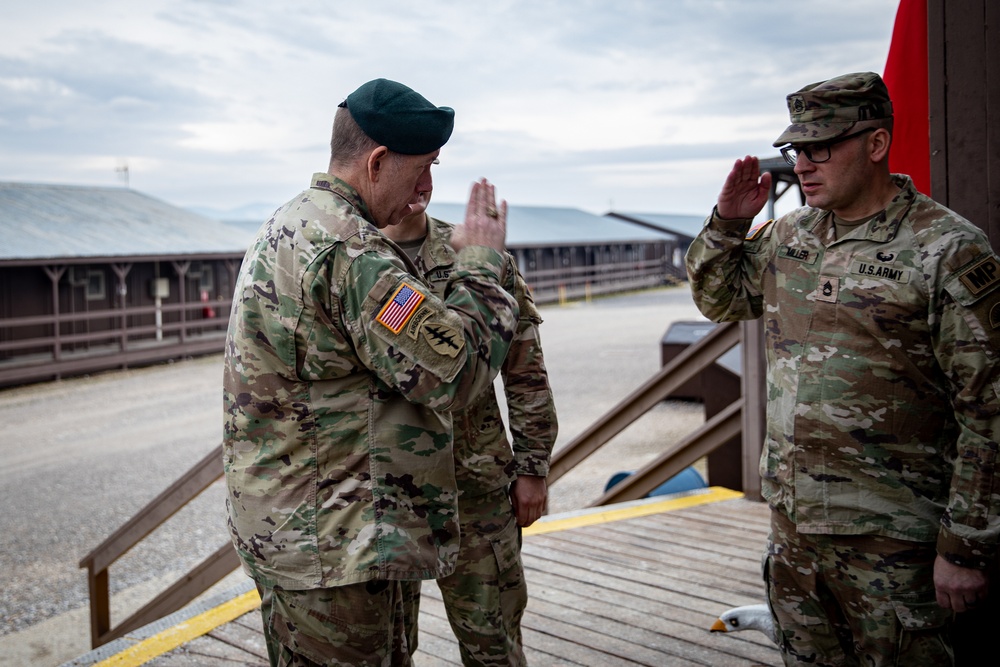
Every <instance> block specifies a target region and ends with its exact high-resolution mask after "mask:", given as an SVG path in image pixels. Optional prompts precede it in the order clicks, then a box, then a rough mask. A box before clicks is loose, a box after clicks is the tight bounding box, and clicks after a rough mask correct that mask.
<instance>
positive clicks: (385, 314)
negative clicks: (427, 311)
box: [375, 282, 424, 334]
mask: <svg viewBox="0 0 1000 667" xmlns="http://www.w3.org/2000/svg"><path fill="white" fill-rule="evenodd" d="M423 300H424V295H423V294H422V293H421V292H419V291H417V290H416V289H415V288H414V287H413V286H412V285H410V284H409V283H405V282H404V283H401V284H400V285H399V287H398V288H397V289H396V291H395V292H393V294H392V298H390V299H389V301H388V302H386V304H385V305H384V306H382V310H380V311H379V314H378V315H377V316H376V317H375V321H376V322H378V323H379V324H381V325H382V326H384V327H385V328H386V329H388V330H389V331H391V332H392V333H394V334H398V333H399V332H400V331H402V330H403V327H404V326H406V323H407V322H409V321H410V318H411V317H413V313H415V312H416V311H417V306H419V305H420V304H421V303H422V302H423Z"/></svg>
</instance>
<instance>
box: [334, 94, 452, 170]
mask: <svg viewBox="0 0 1000 667" xmlns="http://www.w3.org/2000/svg"><path fill="white" fill-rule="evenodd" d="M338 106H341V107H346V108H347V110H348V111H349V112H350V113H351V118H353V119H354V122H355V123H357V124H358V127H360V128H361V131H362V132H364V133H365V134H367V135H368V136H369V137H370V138H371V139H372V140H373V141H377V142H378V143H379V145H381V146H385V147H386V148H388V149H389V150H391V151H394V152H396V153H403V154H405V155H424V154H426V153H433V152H434V151H436V150H437V149H439V148H441V147H442V146H444V145H445V143H446V142H447V141H448V138H449V137H451V131H452V129H453V128H454V126H455V110H454V109H452V108H450V107H436V106H434V105H433V104H431V103H430V102H428V101H427V99H426V98H425V97H424V96H423V95H421V94H420V93H418V92H416V91H415V90H413V89H412V88H409V87H408V86H404V85H403V84H401V83H397V82H395V81H390V80H389V79H375V80H373V81H369V82H368V83H366V84H364V85H362V86H361V87H360V88H358V89H357V90H355V91H354V92H353V93H351V94H350V95H348V96H347V99H346V100H344V101H343V102H341V103H340V104H339V105H338Z"/></svg>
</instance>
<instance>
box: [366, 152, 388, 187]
mask: <svg viewBox="0 0 1000 667" xmlns="http://www.w3.org/2000/svg"><path fill="white" fill-rule="evenodd" d="M388 157H389V149H388V148H386V147H385V146H379V147H377V148H376V149H375V150H373V151H372V152H371V153H369V154H368V180H369V181H371V182H372V183H378V179H379V177H380V176H381V175H382V173H383V172H384V171H385V162H386V160H387V159H388Z"/></svg>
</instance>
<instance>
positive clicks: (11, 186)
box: [0, 183, 252, 261]
mask: <svg viewBox="0 0 1000 667" xmlns="http://www.w3.org/2000/svg"><path fill="white" fill-rule="evenodd" d="M0 233H2V234H3V236H4V238H5V239H7V241H6V242H5V243H3V244H0V261H3V260H37V259H47V258H53V259H55V258H70V257H72V258H81V257H83V258H85V257H102V258H104V257H136V256H140V257H141V256H164V255H180V256H185V255H200V254H221V253H225V254H229V253H239V254H242V253H243V252H245V250H246V247H247V244H248V243H249V241H250V240H251V239H252V233H251V234H250V235H248V234H246V233H245V232H242V231H241V230H239V229H236V228H234V227H232V226H230V225H227V224H225V223H222V222H219V221H217V220H212V219H210V218H205V217H202V216H200V215H197V214H195V213H192V212H190V211H187V210H185V209H182V208H178V207H176V206H171V205H170V204H167V203H166V202H163V201H160V200H159V199H154V198H153V197H150V196H148V195H144V194H142V193H141V192H137V191H135V190H130V189H128V188H123V187H117V188H115V187H111V188H109V187H87V186H73V185H43V184H30V183H0Z"/></svg>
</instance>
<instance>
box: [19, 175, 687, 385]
mask: <svg viewBox="0 0 1000 667" xmlns="http://www.w3.org/2000/svg"><path fill="white" fill-rule="evenodd" d="M430 213H431V214H432V215H434V216H435V217H439V218H441V219H444V220H448V221H451V222H459V221H461V220H462V219H463V218H464V216H465V207H464V205H459V204H439V203H436V202H435V203H433V204H432V205H431V209H430ZM262 223H263V220H252V221H238V222H223V221H219V220H214V219H211V218H207V217H204V216H201V215H197V214H195V213H192V212H190V211H187V210H184V209H181V208H177V207H175V206H171V205H170V204H167V203H165V202H163V201H160V200H158V199H154V198H152V197H149V196H148V195H144V194H142V193H140V192H137V191H135V190H130V189H128V188H105V187H82V186H70V185H42V184H24V183H0V233H3V236H4V238H5V239H6V241H5V242H4V243H3V244H2V246H0V386H9V385H14V384H21V383H25V382H37V381H41V380H50V379H57V378H61V377H68V376H72V375H80V374H86V373H93V372H98V371H101V370H108V369H115V368H127V367H130V366H140V365H144V364H150V363H156V362H161V361H165V360H168V359H175V358H181V357H185V356H194V355H200V354H208V353H217V352H220V351H221V350H222V346H223V341H224V339H225V331H226V327H227V325H228V319H229V311H230V308H231V303H232V294H233V288H234V285H235V282H236V275H237V273H238V271H239V267H240V263H241V262H242V259H243V255H244V253H245V251H246V248H247V246H248V245H249V243H250V242H251V241H252V239H253V238H254V236H255V234H256V232H257V230H258V229H259V227H260V225H261V224H262ZM679 243H680V236H679V235H678V234H676V233H674V232H670V231H665V230H659V229H652V228H648V227H644V226H642V225H637V224H634V223H632V222H626V221H624V220H620V219H616V218H614V217H609V216H599V215H593V214H591V213H587V212H585V211H581V210H578V209H572V208H554V207H540V206H539V207H534V206H512V207H511V208H510V211H509V213H508V239H507V245H508V248H509V249H510V251H511V253H513V255H514V256H515V257H516V259H517V262H518V266H519V267H520V269H521V271H522V272H523V274H524V276H525V278H526V280H527V281H528V284H529V285H530V286H531V289H532V291H533V293H534V295H535V298H536V300H537V301H539V302H551V301H556V300H560V299H573V298H582V297H587V296H590V295H596V294H601V293H609V292H620V291H625V290H634V289H641V288H646V287H651V286H656V285H662V284H665V283H669V282H677V281H679V280H682V279H683V269H680V270H678V268H677V265H676V263H675V262H674V259H675V256H676V253H677V251H678V247H679Z"/></svg>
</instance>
